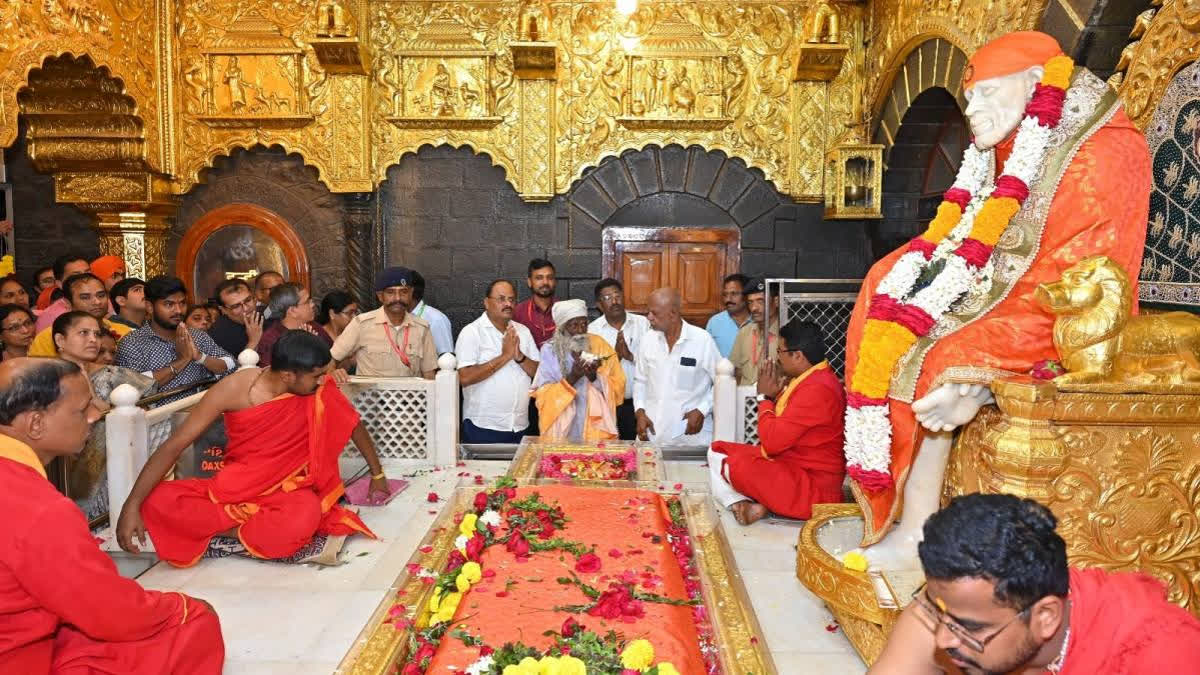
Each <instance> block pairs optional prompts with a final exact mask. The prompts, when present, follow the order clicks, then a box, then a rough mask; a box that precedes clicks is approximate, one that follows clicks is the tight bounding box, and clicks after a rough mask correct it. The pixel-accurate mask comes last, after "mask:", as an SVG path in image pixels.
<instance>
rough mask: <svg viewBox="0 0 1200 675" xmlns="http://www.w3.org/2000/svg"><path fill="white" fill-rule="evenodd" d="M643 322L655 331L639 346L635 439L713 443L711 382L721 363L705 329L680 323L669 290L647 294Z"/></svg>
mask: <svg viewBox="0 0 1200 675" xmlns="http://www.w3.org/2000/svg"><path fill="white" fill-rule="evenodd" d="M649 306H650V313H649V314H648V315H647V316H646V318H647V319H648V320H649V321H650V327H651V328H652V329H654V330H651V331H650V332H648V333H646V335H645V337H644V338H643V339H642V343H641V345H640V346H639V349H638V353H637V359H636V364H637V367H636V370H635V372H634V378H633V379H634V382H633V405H634V408H636V410H637V412H636V415H637V435H638V438H639V439H641V440H643V441H654V442H656V443H659V444H669V445H700V446H706V447H707V446H708V445H709V444H710V443H711V442H712V408H713V379H714V378H715V377H716V370H717V361H718V360H719V359H720V358H721V354H720V352H718V351H717V344H716V342H714V341H713V338H712V336H711V335H709V334H708V333H707V332H706V331H705V330H704V329H702V328H698V327H696V326H693V325H691V324H689V323H687V322H686V321H684V320H683V317H682V316H680V313H679V310H680V306H681V299H680V296H679V291H677V290H675V289H674V288H660V289H658V290H656V291H654V292H653V293H651V294H650V302H649Z"/></svg>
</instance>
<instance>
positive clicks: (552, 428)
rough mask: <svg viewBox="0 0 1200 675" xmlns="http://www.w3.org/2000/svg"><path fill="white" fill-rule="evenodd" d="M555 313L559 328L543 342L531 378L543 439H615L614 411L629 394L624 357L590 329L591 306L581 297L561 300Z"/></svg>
mask: <svg viewBox="0 0 1200 675" xmlns="http://www.w3.org/2000/svg"><path fill="white" fill-rule="evenodd" d="M551 312H552V313H553V315H554V324H555V325H556V326H557V328H556V329H555V330H554V335H553V336H552V337H551V338H550V339H549V340H547V341H546V342H545V343H544V344H543V345H542V351H541V356H540V357H539V360H538V370H537V373H536V374H535V375H534V378H533V398H534V402H535V403H536V404H537V409H538V426H539V432H540V435H541V437H542V438H543V439H546V440H556V441H560V440H571V441H581V440H582V441H606V440H610V439H613V438H616V437H617V414H616V410H617V406H618V405H620V404H621V401H622V400H624V398H625V371H624V370H622V369H621V360H620V359H619V358H617V353H616V352H615V351H613V348H612V347H610V346H609V345H608V342H606V341H605V340H604V338H602V337H600V336H599V335H592V334H591V333H588V332H587V329H588V319H587V305H586V304H585V303H584V302H583V301H582V300H560V301H558V302H556V303H554V307H553V308H551Z"/></svg>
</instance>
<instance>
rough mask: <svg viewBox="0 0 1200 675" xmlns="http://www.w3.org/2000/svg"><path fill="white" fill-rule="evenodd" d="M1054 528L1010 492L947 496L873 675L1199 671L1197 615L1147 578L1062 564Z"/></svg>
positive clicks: (1063, 553) (1063, 552) (1062, 548)
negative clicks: (917, 581) (918, 576)
mask: <svg viewBox="0 0 1200 675" xmlns="http://www.w3.org/2000/svg"><path fill="white" fill-rule="evenodd" d="M1056 524H1057V521H1056V519H1055V517H1054V515H1053V514H1052V513H1050V510H1049V509H1047V508H1046V507H1044V506H1042V505H1041V504H1038V503H1037V502H1035V501H1033V500H1031V499H1019V498H1017V497H1014V496H1012V495H984V494H970V495H965V496H962V497H956V498H954V499H953V500H951V501H950V503H949V504H948V505H947V506H946V508H945V509H942V510H941V511H939V512H938V513H935V514H934V515H933V516H931V517H930V518H929V520H928V522H927V523H926V524H925V528H924V536H925V538H924V541H922V542H921V544H920V562H921V568H922V571H923V572H924V573H925V581H926V583H925V585H924V586H923V587H921V588H919V589H917V591H916V593H915V594H914V595H913V598H912V602H909V603H908V607H907V608H906V609H905V610H904V611H903V612H902V613H901V614H900V618H899V619H897V621H896V625H895V627H894V628H893V629H892V633H891V635H890V636H889V638H888V642H887V645H886V646H885V647H884V649H883V653H882V654H880V655H879V659H878V660H877V661H876V662H875V663H874V665H873V666H872V667H871V670H870V673H872V674H875V673H878V674H879V675H891V674H892V673H905V674H906V675H922V674H924V673H928V674H929V675H940V674H941V673H947V672H950V673H957V672H965V673H967V674H968V675H982V674H985V673H1044V672H1047V671H1049V672H1050V673H1058V674H1059V675H1099V674H1100V673H1113V674H1114V675H1162V674H1164V673H1194V672H1196V670H1197V667H1196V664H1197V663H1200V621H1198V620H1197V619H1196V617H1194V616H1192V615H1191V614H1189V613H1188V612H1187V611H1185V610H1184V609H1182V608H1180V607H1178V606H1176V605H1173V604H1171V603H1170V602H1168V601H1167V597H1166V589H1164V588H1163V585H1162V582H1160V581H1159V580H1157V579H1155V578H1153V577H1150V576H1149V575H1146V574H1141V573H1129V572H1108V571H1105V570H1101V569H1082V568H1075V567H1068V566H1067V545H1066V542H1064V541H1063V539H1062V537H1060V536H1059V535H1058V534H1057V533H1056V532H1055V531H1054V528H1055V525H1056ZM1181 581H1182V583H1185V584H1186V583H1188V581H1187V580H1186V579H1182V580H1181Z"/></svg>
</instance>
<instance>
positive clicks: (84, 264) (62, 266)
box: [37, 253, 91, 333]
mask: <svg viewBox="0 0 1200 675" xmlns="http://www.w3.org/2000/svg"><path fill="white" fill-rule="evenodd" d="M90 271H91V265H90V264H89V263H88V260H87V258H85V257H83V256H81V255H77V254H74V253H68V254H66V255H61V256H59V257H57V258H55V259H54V285H53V286H49V287H47V288H44V289H42V292H41V293H40V294H39V295H38V302H37V307H38V310H40V311H39V313H38V320H37V332H39V333H40V332H42V331H44V330H46V329H47V328H49V327H50V324H52V323H54V320H55V319H57V318H58V315H59V314H62V313H63V312H69V311H71V302H70V301H69V300H68V299H67V297H66V295H64V296H63V297H61V298H59V299H57V300H54V301H51V300H50V299H49V298H50V297H51V296H52V295H53V293H54V291H55V290H56V289H57V290H62V285H63V282H64V281H66V280H67V279H68V278H70V277H73V276H75V275H76V274H86V273H88V272H90Z"/></svg>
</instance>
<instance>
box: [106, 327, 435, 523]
mask: <svg viewBox="0 0 1200 675" xmlns="http://www.w3.org/2000/svg"><path fill="white" fill-rule="evenodd" d="M238 365H239V368H253V367H255V366H257V365H258V354H257V353H255V352H253V351H251V350H246V351H243V352H242V353H241V354H239V355H238ZM456 365H457V363H456V361H455V359H454V355H453V354H443V355H442V357H441V358H440V359H438V368H439V370H438V373H437V375H436V377H435V378H434V379H433V380H426V379H422V378H419V377H397V378H381V377H351V378H350V384H349V385H348V386H347V387H345V391H346V395H347V396H348V397H349V398H350V400H351V402H352V403H353V404H354V407H355V408H356V409H358V411H359V415H361V417H362V420H363V422H364V423H365V424H366V425H367V430H368V431H369V432H370V433H371V437H372V439H374V441H375V448H376V450H377V451H378V452H379V456H380V457H381V458H384V459H393V460H401V461H402V462H403V463H405V464H407V463H411V464H413V465H414V466H423V467H429V466H440V467H446V466H454V464H455V463H456V462H457V461H458V429H459V427H458V409H459V393H458V371H457V370H456V368H455V367H456ZM203 396H204V392H200V393H197V394H193V395H191V396H189V397H187V398H184V399H181V400H178V401H175V402H173V403H169V404H167V405H164V406H161V407H158V408H154V409H153V410H143V409H142V408H139V407H138V406H137V402H138V392H137V390H136V389H134V388H133V387H131V386H129V385H121V386H119V387H117V388H116V389H114V390H113V393H112V395H111V396H110V397H109V400H110V401H111V403H112V406H113V407H112V409H111V410H110V411H109V413H108V415H107V416H106V417H105V442H106V447H107V453H108V457H107V462H108V505H109V518H110V521H109V522H111V523H116V522H117V519H118V516H120V514H121V508H122V507H123V506H124V505H125V499H126V497H128V496H129V492H130V490H132V489H133V482H134V480H136V479H137V476H138V473H140V472H141V470H142V467H143V466H145V464H146V460H147V459H148V458H149V457H150V454H151V453H152V452H154V451H155V450H156V449H157V448H158V446H159V445H161V444H162V443H163V442H164V441H166V440H167V438H168V437H169V436H170V435H171V432H172V431H173V430H174V425H175V424H178V423H179V421H180V419H181V417H182V416H181V415H178V414H177V413H186V412H187V410H188V409H190V408H191V407H192V406H194V405H195V404H196V403H198V402H199V401H200V399H201V397H203ZM352 447H353V446H352V445H351V446H348V448H352ZM349 452H350V453H351V454H357V453H356V451H354V450H350V451H349Z"/></svg>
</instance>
